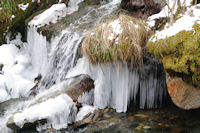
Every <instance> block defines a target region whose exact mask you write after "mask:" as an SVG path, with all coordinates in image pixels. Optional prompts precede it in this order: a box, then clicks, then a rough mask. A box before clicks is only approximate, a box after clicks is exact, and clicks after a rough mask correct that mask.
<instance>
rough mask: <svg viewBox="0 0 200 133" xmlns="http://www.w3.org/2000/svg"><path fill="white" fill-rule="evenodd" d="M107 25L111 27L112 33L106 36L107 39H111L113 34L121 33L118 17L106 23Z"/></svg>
mask: <svg viewBox="0 0 200 133" xmlns="http://www.w3.org/2000/svg"><path fill="white" fill-rule="evenodd" d="M108 27H110V28H112V33H111V34H110V35H109V36H108V39H109V40H113V39H114V37H115V36H117V35H119V34H121V33H122V29H121V26H120V21H119V19H116V20H114V21H113V22H111V23H109V24H108Z"/></svg>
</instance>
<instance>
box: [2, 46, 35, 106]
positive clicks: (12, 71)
mask: <svg viewBox="0 0 200 133" xmlns="http://www.w3.org/2000/svg"><path fill="white" fill-rule="evenodd" d="M30 63H31V61H30V58H29V55H28V54H27V53H24V52H22V51H20V50H19V49H18V48H17V47H16V46H15V45H14V44H7V45H2V46H0V64H2V65H3V68H2V70H0V92H1V94H0V102H3V101H6V100H8V99H10V98H17V97H26V96H28V94H29V91H30V89H31V88H32V87H33V86H34V85H35V83H34V73H33V72H32V68H31V64H30Z"/></svg>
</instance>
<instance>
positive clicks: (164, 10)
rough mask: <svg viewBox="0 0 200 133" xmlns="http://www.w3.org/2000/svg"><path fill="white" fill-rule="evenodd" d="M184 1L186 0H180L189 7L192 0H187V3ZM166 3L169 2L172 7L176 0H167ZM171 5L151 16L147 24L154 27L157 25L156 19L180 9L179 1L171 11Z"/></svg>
mask: <svg viewBox="0 0 200 133" xmlns="http://www.w3.org/2000/svg"><path fill="white" fill-rule="evenodd" d="M184 1H185V0H180V4H181V5H182V6H185V7H188V6H190V5H191V0H186V1H185V3H184ZM166 3H168V5H169V7H170V8H171V9H172V7H173V4H174V0H166ZM169 7H168V6H167V5H166V6H165V7H164V8H163V9H162V10H161V11H160V12H159V13H157V14H154V15H152V16H150V17H149V18H148V20H147V24H148V25H149V26H150V27H153V26H155V19H159V18H165V17H169V16H170V15H171V14H172V13H173V14H175V13H176V11H177V9H178V3H176V4H175V7H174V11H173V12H170V10H169Z"/></svg>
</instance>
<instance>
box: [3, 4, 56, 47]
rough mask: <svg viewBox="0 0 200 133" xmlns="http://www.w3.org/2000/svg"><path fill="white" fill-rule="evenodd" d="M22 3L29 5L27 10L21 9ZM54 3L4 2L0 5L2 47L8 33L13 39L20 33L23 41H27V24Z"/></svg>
mask: <svg viewBox="0 0 200 133" xmlns="http://www.w3.org/2000/svg"><path fill="white" fill-rule="evenodd" d="M22 3H23V4H29V5H28V7H27V9H26V10H22V9H20V8H19V6H18V5H19V4H22ZM54 3H55V1H54V0H49V3H48V4H46V3H45V1H41V3H37V2H36V1H35V2H32V1H31V0H26V1H23V0H2V3H0V8H1V10H0V29H1V30H0V34H1V36H0V45H1V44H3V43H5V36H6V35H7V34H8V32H11V37H12V35H16V33H18V32H20V33H21V34H22V37H23V38H22V39H23V41H26V40H25V39H26V26H27V25H26V24H27V23H28V22H29V21H30V20H31V19H32V18H33V16H35V15H37V12H38V11H41V10H44V9H47V8H48V7H50V6H51V5H52V4H54Z"/></svg>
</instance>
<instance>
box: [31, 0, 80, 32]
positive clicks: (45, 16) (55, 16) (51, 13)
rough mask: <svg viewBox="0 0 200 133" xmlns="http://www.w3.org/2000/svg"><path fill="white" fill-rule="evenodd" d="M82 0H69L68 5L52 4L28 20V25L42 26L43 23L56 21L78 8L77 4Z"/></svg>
mask: <svg viewBox="0 0 200 133" xmlns="http://www.w3.org/2000/svg"><path fill="white" fill-rule="evenodd" d="M82 1H83V0H72V1H69V3H68V7H66V5H65V4H64V3H61V4H54V5H52V6H51V7H50V8H49V9H47V10H45V11H44V12H43V13H41V14H40V15H38V16H36V17H34V18H33V20H31V21H30V22H29V25H30V26H34V27H37V28H38V27H42V26H44V25H45V24H49V23H56V22H57V20H59V19H61V18H62V17H65V16H66V15H67V14H71V13H73V12H75V11H77V10H78V4H79V3H80V2H82Z"/></svg>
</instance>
